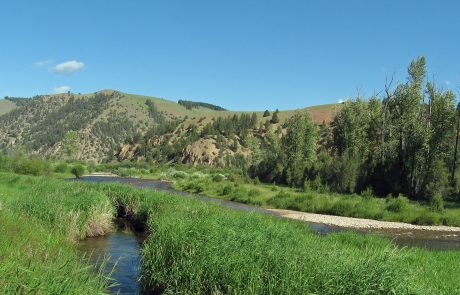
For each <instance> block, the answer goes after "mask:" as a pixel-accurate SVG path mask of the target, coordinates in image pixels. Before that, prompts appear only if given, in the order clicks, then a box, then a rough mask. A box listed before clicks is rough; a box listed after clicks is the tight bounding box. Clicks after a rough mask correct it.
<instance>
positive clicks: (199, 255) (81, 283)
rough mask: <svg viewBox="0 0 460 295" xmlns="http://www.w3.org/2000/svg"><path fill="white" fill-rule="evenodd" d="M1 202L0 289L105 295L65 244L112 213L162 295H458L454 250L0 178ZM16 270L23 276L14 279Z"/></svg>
mask: <svg viewBox="0 0 460 295" xmlns="http://www.w3.org/2000/svg"><path fill="white" fill-rule="evenodd" d="M218 183H222V182H218ZM261 192H262V190H261ZM252 194H254V195H258V194H259V193H257V192H253V193H252ZM0 202H1V204H2V211H0V212H1V214H0V221H1V223H0V224H2V225H4V224H6V226H4V227H2V228H0V233H2V238H3V237H6V238H3V239H2V240H1V241H0V246H1V247H0V259H3V261H2V262H3V263H1V264H0V292H1V291H5V290H7V291H10V293H15V291H14V290H19V289H17V288H24V289H23V290H39V292H37V293H70V294H72V293H73V294H78V293H80V294H97V293H98V292H99V293H100V292H102V291H101V290H103V288H104V286H105V285H106V284H107V281H106V280H104V279H103V277H102V276H92V277H91V276H88V273H89V268H88V267H85V266H84V265H85V264H84V262H82V261H80V260H79V259H78V257H77V256H76V254H75V252H74V249H73V247H72V246H71V243H72V242H71V240H72V238H73V239H75V238H84V237H85V236H88V226H89V224H91V223H94V224H98V223H100V222H101V221H102V220H106V218H97V217H96V218H93V217H95V216H105V215H110V216H115V210H116V211H117V212H118V214H119V215H123V216H125V217H127V218H130V219H131V220H132V222H133V223H134V224H137V225H139V226H140V227H144V228H145V229H146V230H147V231H148V232H149V237H148V239H147V241H146V242H145V243H144V244H143V249H142V253H143V260H142V282H143V283H144V284H145V285H148V286H150V287H151V288H155V289H157V290H159V289H160V290H162V291H164V292H165V293H166V294H175V293H181V294H199V293H207V294H209V293H225V294H248V293H251V294H299V293H300V294H309V293H311V294H460V269H459V264H458V261H459V259H460V253H459V252H455V251H450V252H431V251H427V250H422V249H406V248H403V249H398V248H396V247H395V246H393V245H392V244H391V243H390V242H389V241H388V240H386V239H383V238H379V237H374V236H370V235H358V234H353V233H340V234H331V235H328V236H317V235H315V234H314V233H312V232H311V231H310V230H308V228H307V227H306V226H305V224H304V223H302V222H298V221H292V220H285V219H280V218H275V217H272V216H267V215H263V214H259V213H255V212H252V213H247V212H241V211H236V210H232V209H227V208H222V207H219V206H218V205H217V204H214V203H208V202H204V201H201V200H198V199H190V198H184V197H181V196H176V195H173V194H168V193H160V192H156V191H149V190H139V189H134V188H130V187H128V186H125V185H120V184H89V183H76V182H65V181H62V180H53V179H49V178H44V177H28V176H17V175H13V174H0ZM47 207H49V208H47ZM91 216H93V217H91ZM69 218H70V219H72V218H73V219H74V220H76V222H75V223H74V224H72V223H70V222H66V221H68V220H69ZM16 220H19V222H15V221H16ZM60 224H62V225H60ZM59 225H60V226H59ZM90 228H91V226H90ZM74 232H77V233H78V234H77V235H75V234H72V233H74ZM12 233H14V234H12ZM24 245H27V247H28V249H29V252H27V251H20V249H22V247H24ZM56 249H62V250H61V251H62V253H57V254H56V253H55V252H53V251H54V250H56ZM43 251H49V252H45V253H48V256H47V255H46V254H43V253H44V252H43ZM56 251H57V252H59V251H58V250H56ZM29 253H38V254H37V255H35V256H34V255H32V256H31V255H29ZM59 255H63V256H59ZM45 257H48V258H45ZM58 258H59V259H58ZM66 259H67V260H66ZM15 261H19V262H17V263H16V262H15ZM66 261H67V262H66ZM27 263H29V264H30V265H32V266H31V268H28V267H29V266H27V267H23V265H29V264H27ZM59 263H62V264H59ZM5 265H7V266H8V267H5ZM14 267H16V268H17V269H22V268H25V269H26V270H28V271H24V272H22V270H21V272H20V275H18V276H16V274H15V273H14V272H13V273H12V274H11V269H12V268H14ZM42 268H43V269H44V271H42ZM74 272H76V273H77V274H74ZM52 277H56V278H57V279H56V280H55V281H53V280H52V279H51V278H52ZM64 277H67V278H68V282H67V281H65V282H62V281H61V278H64ZM59 286H62V288H63V289H61V291H63V292H58V291H56V290H58V289H57V288H58V287H59ZM91 288H92V289H91ZM88 290H89V291H88ZM23 292H24V293H26V291H23ZM3 293H5V292H3Z"/></svg>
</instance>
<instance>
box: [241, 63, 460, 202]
mask: <svg viewBox="0 0 460 295" xmlns="http://www.w3.org/2000/svg"><path fill="white" fill-rule="evenodd" d="M459 106H460V105H456V97H455V94H454V93H453V92H452V91H450V90H447V91H445V90H442V89H441V88H439V87H436V85H435V83H434V82H426V65H425V58H424V57H420V58H418V59H416V60H414V61H412V62H411V63H410V65H409V68H408V80H407V82H406V83H402V84H398V85H396V87H394V88H391V85H390V83H388V84H387V85H386V87H385V95H384V97H383V98H379V97H371V98H369V99H367V100H365V99H363V98H360V97H358V98H356V99H355V100H351V101H347V102H346V103H345V104H344V105H343V108H342V109H341V110H340V111H339V112H338V113H337V115H336V116H335V117H334V119H333V122H332V124H331V125H330V126H327V125H325V124H322V125H320V126H317V125H315V124H314V123H313V122H312V121H311V119H310V118H309V117H308V115H307V114H300V113H299V114H297V115H295V116H293V117H292V118H291V119H289V120H288V121H287V122H286V124H285V126H284V127H285V128H286V134H285V135H284V136H283V137H278V136H276V135H275V134H272V133H273V132H272V131H270V130H269V131H268V136H265V138H264V139H263V142H262V150H263V152H259V154H261V155H260V156H257V154H258V151H257V148H255V149H254V152H255V153H254V155H255V156H253V160H252V162H251V163H249V165H248V167H247V168H248V171H250V173H251V175H252V176H253V177H259V178H261V179H262V180H265V181H277V182H282V183H286V184H288V185H292V186H308V187H313V188H316V189H319V188H322V189H330V190H334V191H338V192H344V193H354V192H357V193H359V192H362V191H364V190H367V189H372V190H373V191H374V193H375V194H377V195H382V196H384V195H387V194H393V195H398V194H404V195H407V196H410V197H412V198H416V199H431V198H433V197H434V196H436V195H437V196H439V195H441V196H444V197H446V196H452V195H456V194H457V193H458V175H457V155H458V153H457V149H458V132H459V124H460V107H459Z"/></svg>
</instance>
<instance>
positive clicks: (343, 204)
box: [113, 165, 460, 226]
mask: <svg viewBox="0 0 460 295" xmlns="http://www.w3.org/2000/svg"><path fill="white" fill-rule="evenodd" d="M147 168H148V167H144V168H142V169H141V168H119V169H115V170H113V171H114V172H115V173H118V174H120V175H122V176H140V177H145V178H156V179H168V180H171V181H173V186H174V187H175V188H177V189H179V190H183V191H188V192H192V193H199V194H203V195H206V196H209V197H213V198H219V199H224V200H230V201H235V202H240V203H245V204H249V205H255V206H261V207H267V208H277V209H289V210H295V211H302V212H311V213H319V214H330V215H337V216H347V217H356V218H367V219H375V220H384V221H398V222H405V223H411V224H418V225H447V226H460V207H459V206H458V204H456V203H453V204H450V206H446V208H445V209H444V210H442V211H438V210H433V209H432V208H431V207H430V205H429V204H425V203H422V202H416V201H409V200H407V199H406V198H402V197H399V198H377V197H374V196H372V195H366V194H364V195H358V194H339V193H334V192H321V191H318V190H300V189H296V188H290V187H286V186H280V185H274V184H264V183H260V182H258V181H253V180H249V179H248V178H246V177H243V176H242V175H241V174H239V172H238V171H237V170H232V169H225V168H209V167H190V166H181V165H178V166H175V167H156V168H152V169H150V170H148V169H147ZM216 175H224V176H226V179H225V180H220V179H218V181H216V178H215V176H216Z"/></svg>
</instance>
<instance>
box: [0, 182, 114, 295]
mask: <svg viewBox="0 0 460 295" xmlns="http://www.w3.org/2000/svg"><path fill="white" fill-rule="evenodd" d="M0 180H1V184H0V237H1V238H0V293H1V294H104V293H105V290H106V288H107V286H108V285H109V283H110V282H109V279H108V278H107V277H106V276H105V275H104V274H103V273H102V272H101V271H97V272H94V270H93V266H91V265H90V264H89V260H88V258H85V257H82V256H81V255H80V254H79V253H78V252H77V251H76V249H75V247H74V242H75V240H74V238H75V237H74V236H73V233H75V230H80V229H79V228H75V225H77V224H82V223H83V219H82V218H81V216H83V214H77V211H73V212H72V211H71V210H69V209H70V208H72V206H69V207H65V208H64V209H63V210H60V211H57V212H52V209H58V207H59V206H60V207H64V206H65V205H64V202H63V203H61V201H62V200H63V198H64V196H65V195H66V192H64V191H60V190H59V188H60V187H63V185H62V183H60V184H59V185H56V184H55V182H53V181H51V182H50V181H47V180H45V179H43V178H35V179H33V178H28V177H24V176H21V177H20V176H12V175H5V174H0ZM39 187H40V189H38V188H39ZM36 189H38V190H36ZM58 191H60V193H61V194H62V195H61V196H59V197H58V196H57V195H56V193H57V192H58ZM48 194H49V195H50V196H51V195H53V194H54V196H55V200H54V201H53V202H46V203H45V202H43V199H46V197H45V196H48ZM67 194H68V192H67ZM69 195H70V194H69ZM65 197H67V196H65ZM69 198H70V196H69ZM48 201H50V199H48ZM52 203H54V204H52ZM51 205H53V206H51ZM46 207H49V208H46ZM40 209H41V210H42V211H40ZM43 209H45V210H43ZM73 209H75V208H73ZM80 212H83V211H80ZM69 217H72V218H69ZM69 220H71V221H72V220H73V221H75V222H74V223H72V222H70V223H67V221H69ZM82 227H83V226H82ZM83 228H84V227H83ZM82 234H83V232H81V233H80V234H78V235H77V236H79V237H80V236H81V235H82Z"/></svg>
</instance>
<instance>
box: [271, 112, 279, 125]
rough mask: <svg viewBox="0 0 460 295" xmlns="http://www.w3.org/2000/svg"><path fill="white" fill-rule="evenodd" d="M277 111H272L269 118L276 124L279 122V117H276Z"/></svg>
mask: <svg viewBox="0 0 460 295" xmlns="http://www.w3.org/2000/svg"><path fill="white" fill-rule="evenodd" d="M278 113H279V111H278V109H277V110H276V111H275V112H274V113H273V116H272V119H271V120H270V122H271V123H272V124H277V123H279V122H280V119H279V118H278Z"/></svg>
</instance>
